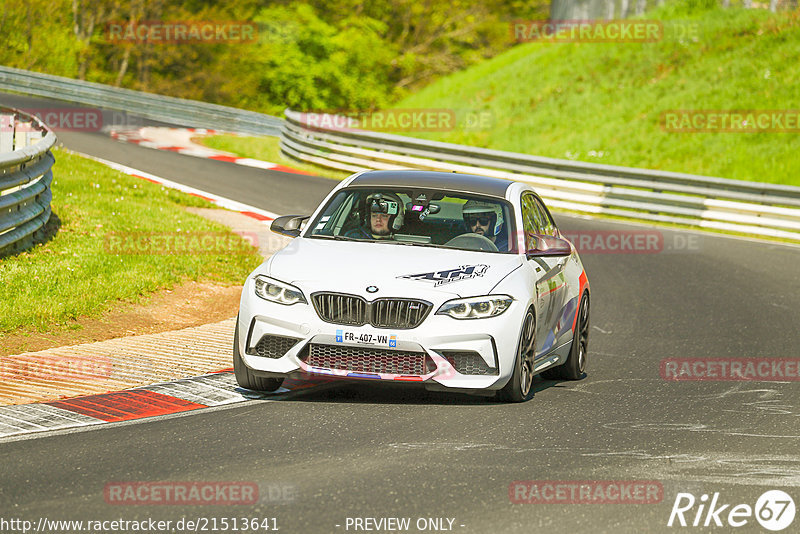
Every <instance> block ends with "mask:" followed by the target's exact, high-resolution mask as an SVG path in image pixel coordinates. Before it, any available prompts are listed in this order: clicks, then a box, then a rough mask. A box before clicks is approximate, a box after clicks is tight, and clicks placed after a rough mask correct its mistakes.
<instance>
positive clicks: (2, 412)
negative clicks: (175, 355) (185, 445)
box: [0, 370, 324, 439]
mask: <svg viewBox="0 0 800 534" xmlns="http://www.w3.org/2000/svg"><path fill="white" fill-rule="evenodd" d="M322 383H324V381H320V380H314V381H299V380H292V379H287V380H285V381H284V384H283V387H281V388H280V389H278V390H277V391H275V392H274V393H259V392H255V391H249V390H246V389H242V388H240V387H238V386H237V384H236V379H235V378H234V375H233V372H231V371H229V370H225V371H220V372H218V373H213V374H209V375H204V376H199V377H195V378H186V379H182V380H177V381H175V382H165V383H161V384H154V385H151V386H145V387H140V388H135V389H128V390H125V391H118V392H114V393H103V394H99V395H88V396H84V397H75V398H72V399H65V400H58V401H52V402H43V403H37V404H22V405H17V406H3V407H0V439H3V438H11V437H18V436H21V435H25V434H31V433H37V432H46V431H51V430H65V429H74V428H80V427H88V426H94V425H101V424H106V423H119V422H123V421H133V420H137V419H145V418H148V417H156V416H162V415H170V414H177V413H181V412H188V411H192V410H198V409H202V408H210V407H213V406H223V405H226V404H234V403H239V402H245V401H248V400H255V399H270V398H273V399H274V398H279V397H281V396H282V395H285V394H286V393H289V392H294V391H298V390H301V389H307V388H311V387H314V386H318V385H320V384H322Z"/></svg>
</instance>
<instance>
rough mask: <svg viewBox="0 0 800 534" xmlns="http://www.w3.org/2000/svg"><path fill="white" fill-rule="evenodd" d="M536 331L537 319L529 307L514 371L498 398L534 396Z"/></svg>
mask: <svg viewBox="0 0 800 534" xmlns="http://www.w3.org/2000/svg"><path fill="white" fill-rule="evenodd" d="M535 332H536V319H534V316H533V310H532V309H529V310H528V312H527V313H526V314H525V318H524V319H523V320H522V328H521V331H520V334H519V343H517V357H516V358H515V359H514V373H513V374H512V375H511V378H510V379H509V381H508V383H507V384H506V385H505V386H504V387H503V389H501V390H500V391H498V392H497V394H496V398H497V400H500V401H504V402H524V401H526V400H528V399H530V398H531V397H533V388H532V387H531V386H532V385H533V342H534V335H535Z"/></svg>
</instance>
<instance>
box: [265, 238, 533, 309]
mask: <svg viewBox="0 0 800 534" xmlns="http://www.w3.org/2000/svg"><path fill="white" fill-rule="evenodd" d="M520 262H521V260H520V258H519V256H517V255H516V254H496V253H487V252H474V251H468V250H454V249H442V248H432V247H422V246H413V245H400V244H388V243H380V242H346V241H333V240H326V239H311V238H296V239H294V240H293V241H292V242H291V243H290V244H289V245H288V246H287V247H285V248H284V249H282V250H281V251H279V252H277V253H276V254H275V255H274V256H273V257H272V259H271V261H270V262H268V263H267V264H265V267H266V272H265V274H267V275H268V276H271V277H273V278H276V279H278V280H282V281H284V282H289V283H291V284H294V285H297V286H298V287H300V288H301V289H303V290H305V291H308V292H315V291H334V292H339V293H351V294H358V295H362V296H366V297H370V298H378V297H385V296H395V297H396V296H404V297H405V296H408V297H412V296H418V297H422V298H424V297H425V296H427V297H428V298H433V297H434V295H435V294H440V297H446V298H453V297H456V296H459V297H466V296H477V295H485V294H488V293H489V292H490V291H491V290H492V288H493V287H494V286H496V285H497V284H498V283H499V282H500V280H502V279H503V278H504V277H505V276H506V275H508V273H510V272H511V271H513V270H514V269H516V268H517V267H519V265H520ZM368 286H375V287H376V288H378V290H377V291H376V292H374V293H368V292H367V291H366V288H367V287H368ZM437 300H438V299H437Z"/></svg>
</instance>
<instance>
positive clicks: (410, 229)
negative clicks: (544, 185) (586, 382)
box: [233, 171, 590, 402]
mask: <svg viewBox="0 0 800 534" xmlns="http://www.w3.org/2000/svg"><path fill="white" fill-rule="evenodd" d="M272 230H273V231H274V232H278V233H280V234H283V235H288V236H292V237H294V238H295V239H294V240H293V241H292V242H291V243H290V244H289V245H288V246H286V247H285V248H283V249H282V250H280V251H279V252H277V253H276V254H274V255H273V256H272V257H270V258H269V259H268V260H267V261H266V262H264V263H263V264H262V265H261V266H259V267H258V268H257V269H256V270H255V271H253V273H252V274H250V276H248V278H247V280H246V282H245V284H244V288H243V291H242V299H241V305H240V309H239V316H238V319H237V323H236V334H235V341H234V346H233V364H234V371H235V375H236V380H237V381H238V383H239V385H240V386H242V387H244V388H248V389H252V390H258V391H274V390H276V389H278V388H279V387H280V386H281V383H282V381H283V379H284V378H286V377H297V378H308V377H326V378H341V379H348V380H384V381H394V382H412V383H413V382H416V383H420V384H422V385H424V386H425V387H426V388H427V389H434V390H444V391H458V392H467V393H480V394H487V393H489V394H495V395H497V397H498V398H500V399H502V400H505V401H512V402H519V401H524V400H527V399H528V398H529V397H531V395H532V391H531V383H532V380H533V377H534V375H536V374H538V373H543V374H544V376H546V377H548V378H559V379H568V380H577V379H580V378H582V377H583V376H584V370H585V367H586V352H587V343H588V336H589V294H590V293H589V283H588V281H587V278H586V273H585V272H584V269H583V265H582V263H581V260H580V258H579V257H578V253H577V252H576V251H575V248H574V247H573V246H572V244H571V243H570V242H569V241H567V240H566V239H564V238H563V237H562V236H561V234H560V233H559V230H558V228H557V227H556V224H555V222H554V221H553V218H552V216H551V215H550V212H549V211H548V210H547V208H546V207H545V205H544V203H543V202H542V200H541V198H540V197H539V196H538V195H537V194H536V192H535V191H534V190H533V189H532V188H531V187H530V186H529V185H526V184H524V183H520V182H511V181H507V180H501V179H495V178H487V177H483V176H474V175H466V174H455V173H443V172H428V171H368V172H361V173H357V174H355V175H353V176H351V177H349V178H347V179H346V180H344V181H343V182H342V183H341V184H339V185H338V186H337V187H336V188H335V189H334V190H333V191H331V193H330V194H329V195H328V196H327V198H326V199H325V200H324V201H323V202H322V204H321V205H320V206H319V207H318V208H317V210H316V211H315V212H314V214H313V215H311V216H310V217H307V216H285V217H280V218H278V219H276V220H275V221H274V222H273V223H272Z"/></svg>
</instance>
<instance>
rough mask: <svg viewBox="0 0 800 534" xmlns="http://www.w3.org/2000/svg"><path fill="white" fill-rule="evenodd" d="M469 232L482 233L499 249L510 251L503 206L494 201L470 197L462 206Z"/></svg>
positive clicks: (462, 213)
mask: <svg viewBox="0 0 800 534" xmlns="http://www.w3.org/2000/svg"><path fill="white" fill-rule="evenodd" d="M461 215H462V217H463V218H464V225H465V226H466V227H467V232H470V233H473V234H478V235H482V236H483V237H485V238H487V239H489V241H491V242H492V243H494V244H495V246H496V247H497V250H499V251H501V252H505V251H508V236H507V235H506V232H504V229H505V224H504V220H503V208H502V207H501V206H500V205H499V204H496V203H494V202H488V201H485V200H476V199H470V200H467V201H466V202H465V203H464V205H463V206H462V207H461Z"/></svg>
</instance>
